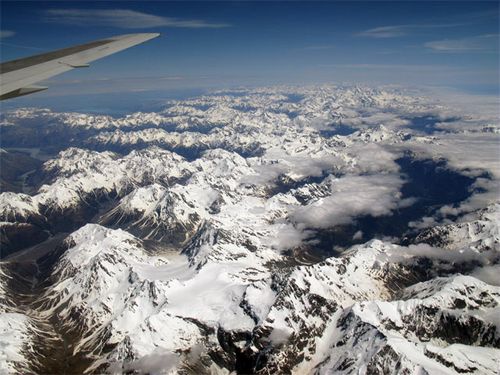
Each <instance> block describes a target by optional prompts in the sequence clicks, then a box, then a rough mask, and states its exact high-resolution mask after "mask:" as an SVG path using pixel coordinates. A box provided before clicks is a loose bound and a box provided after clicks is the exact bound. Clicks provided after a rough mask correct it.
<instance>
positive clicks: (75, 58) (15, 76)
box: [0, 33, 160, 100]
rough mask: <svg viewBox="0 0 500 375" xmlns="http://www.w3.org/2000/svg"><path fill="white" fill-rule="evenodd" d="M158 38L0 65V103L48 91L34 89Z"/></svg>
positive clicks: (126, 39)
mask: <svg viewBox="0 0 500 375" xmlns="http://www.w3.org/2000/svg"><path fill="white" fill-rule="evenodd" d="M159 35H160V34H157V33H144V34H127V35H119V36H115V37H112V38H108V39H103V40H97V41H94V42H90V43H86V44H81V45H78V46H73V47H68V48H64V49H60V50H57V51H53V52H47V53H43V54H41V55H35V56H31V57H26V58H22V59H18V60H12V61H8V62H4V63H1V64H0V100H4V99H9V98H15V97H16V96H22V95H27V94H32V93H34V92H38V91H42V90H45V89H47V87H42V86H36V85H34V84H35V83H37V82H40V81H43V80H45V79H47V78H50V77H53V76H55V75H58V74H61V73H64V72H66V71H68V70H71V69H75V68H84V67H88V66H89V62H91V61H94V60H97V59H100V58H102V57H105V56H109V55H112V54H113V53H116V52H119V51H122V50H124V49H127V48H130V47H132V46H135V45H137V44H140V43H143V42H145V41H148V40H150V39H153V38H156V37H157V36H159Z"/></svg>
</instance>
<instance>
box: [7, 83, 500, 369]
mask: <svg viewBox="0 0 500 375" xmlns="http://www.w3.org/2000/svg"><path fill="white" fill-rule="evenodd" d="M489 113H490V112H482V113H481V114H480V115H478V114H476V113H475V112H474V111H473V110H472V109H471V110H469V109H465V108H457V107H453V106H447V107H445V106H443V105H439V104H436V101H435V100H434V99H433V98H427V97H425V96H422V95H410V94H408V93H405V92H404V91H401V90H395V89H391V90H389V89H385V90H381V89H372V88H366V87H340V86H339V87H337V86H321V87H277V88H273V87H271V88H262V89H252V90H236V91H222V92H214V93H211V94H209V95H205V96H200V97H195V98H191V99H185V100H175V101H169V102H167V103H165V104H164V105H162V107H161V108H159V109H158V111H156V112H151V113H134V114H130V115H127V116H125V117H121V118H115V117H112V116H107V115H88V114H77V113H58V112H53V111H51V110H48V109H18V110H13V111H7V112H5V113H3V114H2V117H1V122H0V125H1V136H2V147H3V148H2V150H1V152H2V159H1V160H2V173H1V189H2V193H1V194H0V235H1V250H2V251H1V258H2V261H1V263H0V264H1V272H0V303H1V306H0V315H1V316H0V333H1V334H0V369H1V371H3V372H8V373H19V374H24V373H44V374H59V373H88V374H101V373H155V374H156V373H179V374H216V373H220V374H228V373H238V374H271V373H272V374H358V373H366V374H405V373H408V374H414V373H415V374H416V373H422V374H424V373H425V374H457V373H471V374H496V373H497V371H498V358H499V357H500V349H499V348H500V333H499V332H500V331H499V328H498V318H497V316H499V315H500V307H499V303H500V287H499V286H498V284H499V282H498V276H497V275H498V272H499V271H500V267H499V265H498V263H499V252H500V231H499V227H498V223H499V222H500V202H499V200H498V193H499V191H498V186H500V185H499V184H498V179H499V177H500V171H499V166H498V160H497V159H496V157H495V155H496V150H497V148H498V144H499V140H500V136H499V131H498V129H499V124H498V119H497V118H496V117H495V116H496V109H495V110H492V111H491V116H490V114H489ZM16 160H17V161H18V162H16Z"/></svg>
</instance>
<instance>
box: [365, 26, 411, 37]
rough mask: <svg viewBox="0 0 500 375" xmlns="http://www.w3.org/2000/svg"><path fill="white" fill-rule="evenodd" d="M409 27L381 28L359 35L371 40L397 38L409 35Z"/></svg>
mask: <svg viewBox="0 0 500 375" xmlns="http://www.w3.org/2000/svg"><path fill="white" fill-rule="evenodd" d="M407 29H408V25H396V26H380V27H374V28H373V29H368V30H365V31H362V32H360V33H358V34H357V35H358V36H366V37H369V38H395V37H398V36H403V35H406V34H407Z"/></svg>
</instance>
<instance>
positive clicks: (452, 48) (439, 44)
mask: <svg viewBox="0 0 500 375" xmlns="http://www.w3.org/2000/svg"><path fill="white" fill-rule="evenodd" d="M424 46H425V47H427V48H430V49H432V50H434V51H437V52H494V51H498V34H486V35H479V36H473V37H469V38H462V39H443V40H436V41H431V42H427V43H425V44H424Z"/></svg>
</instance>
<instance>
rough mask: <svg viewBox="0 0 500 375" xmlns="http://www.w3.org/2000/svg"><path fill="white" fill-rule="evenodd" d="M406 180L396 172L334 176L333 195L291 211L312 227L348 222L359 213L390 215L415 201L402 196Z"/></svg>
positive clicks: (295, 217) (298, 218)
mask: <svg viewBox="0 0 500 375" xmlns="http://www.w3.org/2000/svg"><path fill="white" fill-rule="evenodd" d="M403 183H404V181H403V180H402V179H401V178H400V176H398V175H395V174H378V175H364V176H352V175H349V176H345V177H341V178H337V179H333V180H332V195H330V196H328V197H326V198H320V199H318V200H317V201H315V202H313V203H311V204H309V205H307V206H303V207H299V208H298V209H297V210H296V211H295V212H294V213H293V214H292V220H293V221H294V222H296V223H302V224H304V225H305V226H306V227H309V228H330V227H333V226H335V225H341V224H348V223H350V222H352V221H353V220H354V219H355V218H356V217H358V216H364V215H370V216H374V217H377V216H383V215H388V214H390V212H391V211H392V210H394V209H396V208H397V207H401V206H402V205H407V204H409V203H412V202H410V201H407V200H401V193H400V191H399V190H400V188H401V186H402V185H403Z"/></svg>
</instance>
